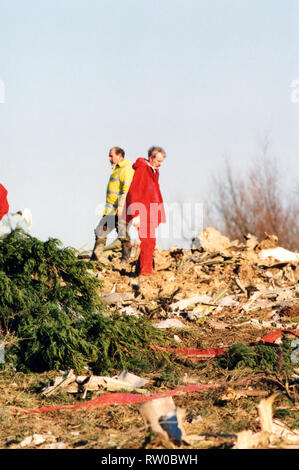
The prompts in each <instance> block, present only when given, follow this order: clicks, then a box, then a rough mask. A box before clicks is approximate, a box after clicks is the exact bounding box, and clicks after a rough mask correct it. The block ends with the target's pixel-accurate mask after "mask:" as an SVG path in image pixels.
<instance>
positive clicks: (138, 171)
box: [122, 158, 166, 228]
mask: <svg viewBox="0 0 299 470" xmlns="http://www.w3.org/2000/svg"><path fill="white" fill-rule="evenodd" d="M133 169H134V170H135V173H134V176H133V180H132V183H131V185H130V189H129V191H128V194H127V198H126V204H125V208H124V212H123V215H122V217H123V218H125V219H126V222H127V223H129V222H130V220H131V219H133V218H134V217H136V216H138V215H139V216H140V226H142V225H143V223H144V222H146V223H147V224H150V225H151V227H154V228H155V227H158V225H160V223H163V222H165V221H166V217H165V211H164V205H163V198H162V194H161V190H160V185H159V170H156V171H155V172H154V171H153V169H152V168H151V166H150V165H149V163H148V161H147V160H145V158H138V159H137V160H136V162H135V163H134V165H133ZM141 204H142V206H140V208H138V206H139V205H141ZM130 206H131V207H130Z"/></svg>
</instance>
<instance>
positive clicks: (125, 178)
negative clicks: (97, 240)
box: [103, 158, 134, 215]
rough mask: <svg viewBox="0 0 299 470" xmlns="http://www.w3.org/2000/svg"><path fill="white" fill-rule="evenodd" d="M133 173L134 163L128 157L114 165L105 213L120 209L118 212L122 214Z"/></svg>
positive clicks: (111, 213) (108, 187) (112, 213)
mask: <svg viewBox="0 0 299 470" xmlns="http://www.w3.org/2000/svg"><path fill="white" fill-rule="evenodd" d="M133 175H134V170H133V168H132V164H131V162H130V160H128V159H127V158H124V159H123V160H121V161H120V162H119V163H117V164H116V165H115V166H114V168H113V170H112V173H111V175H110V179H109V182H108V186H107V193H106V205H105V209H104V212H103V215H115V211H116V209H118V214H121V212H122V208H123V205H124V202H125V200H126V195H127V192H128V191H129V188H130V184H131V181H132V179H133Z"/></svg>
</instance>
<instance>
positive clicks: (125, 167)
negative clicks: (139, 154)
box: [90, 147, 134, 261]
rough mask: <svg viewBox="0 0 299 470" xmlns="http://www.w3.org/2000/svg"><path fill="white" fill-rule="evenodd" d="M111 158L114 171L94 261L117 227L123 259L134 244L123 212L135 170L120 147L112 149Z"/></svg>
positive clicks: (93, 253) (94, 250)
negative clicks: (123, 217) (122, 216)
mask: <svg viewBox="0 0 299 470" xmlns="http://www.w3.org/2000/svg"><path fill="white" fill-rule="evenodd" d="M109 160H110V163H111V165H112V173H111V175H110V179H109V182H108V186H107V192H106V204H105V209H104V211H103V216H102V218H101V220H100V222H99V223H98V225H97V228H96V230H95V237H96V241H95V245H94V249H93V252H92V255H91V258H90V259H91V260H92V261H94V260H99V259H100V258H101V255H102V253H103V250H104V248H105V244H106V239H107V236H108V235H109V233H110V232H111V231H112V230H113V229H115V228H116V230H117V232H118V236H119V238H120V240H121V244H122V258H121V259H122V261H127V260H128V259H129V257H130V253H131V249H132V245H131V242H130V238H129V236H128V233H127V229H126V224H125V221H124V220H123V219H122V218H121V214H122V211H123V207H124V204H125V201H126V196H127V192H128V190H129V188H130V184H131V181H132V179H133V175H134V170H133V168H132V165H131V162H130V160H128V159H127V158H125V152H124V151H123V149H121V148H120V147H113V148H112V149H111V150H110V152H109ZM118 216H119V217H118Z"/></svg>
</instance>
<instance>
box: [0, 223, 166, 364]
mask: <svg viewBox="0 0 299 470" xmlns="http://www.w3.org/2000/svg"><path fill="white" fill-rule="evenodd" d="M89 268H92V264H91V263H86V262H83V261H80V260H78V258H77V257H76V251H75V249H73V248H63V247H62V244H61V242H60V241H59V240H56V239H49V240H48V241H46V242H43V241H40V240H38V239H37V238H34V237H32V236H30V235H27V234H24V233H22V232H19V231H15V232H13V233H12V234H11V235H9V236H8V237H6V238H5V239H4V240H1V241H0V339H2V340H3V341H4V343H5V361H6V362H8V363H10V364H12V365H14V366H15V367H16V368H17V369H18V370H22V371H35V372H42V371H46V370H52V369H55V370H58V369H63V370H65V369H68V368H73V369H75V370H76V371H80V370H82V368H83V367H84V366H86V365H88V364H92V365H93V366H94V367H95V368H96V369H97V372H101V371H105V372H110V371H113V370H115V369H116V368H123V367H124V366H126V365H131V366H133V365H134V357H135V362H136V364H137V363H138V362H140V358H142V360H143V361H145V362H146V360H147V361H148V363H150V364H153V361H154V355H153V354H152V351H150V350H149V348H146V344H149V343H150V342H152V341H153V340H155V339H158V338H159V339H160V340H161V337H162V336H163V334H162V333H161V332H160V331H157V330H156V329H154V328H153V327H152V326H151V325H150V324H149V323H147V322H146V321H138V319H133V318H131V317H130V318H122V317H119V316H114V317H108V316H104V315H103V305H102V303H101V301H100V297H99V295H98V293H97V289H98V288H99V287H100V286H101V283H100V281H99V280H98V279H97V278H96V277H95V276H92V274H91V273H90V272H89V271H88V269H89ZM140 351H142V352H140ZM134 355H135V356H134Z"/></svg>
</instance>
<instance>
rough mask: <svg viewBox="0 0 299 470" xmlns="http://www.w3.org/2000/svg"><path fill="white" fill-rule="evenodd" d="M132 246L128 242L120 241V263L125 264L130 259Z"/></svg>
mask: <svg viewBox="0 0 299 470" xmlns="http://www.w3.org/2000/svg"><path fill="white" fill-rule="evenodd" d="M131 251H132V244H131V242H130V241H129V240H122V243H121V259H120V261H121V262H122V263H127V262H128V261H129V259H130V256H131Z"/></svg>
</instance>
